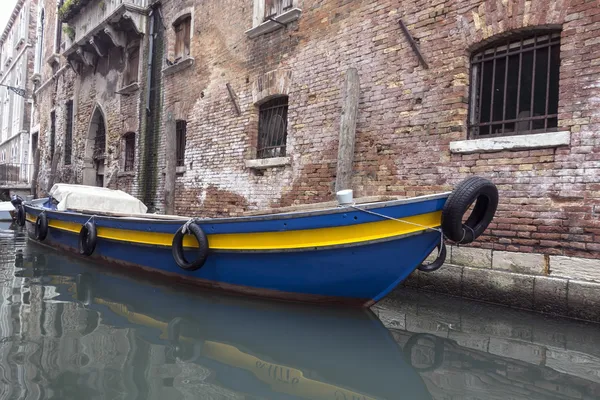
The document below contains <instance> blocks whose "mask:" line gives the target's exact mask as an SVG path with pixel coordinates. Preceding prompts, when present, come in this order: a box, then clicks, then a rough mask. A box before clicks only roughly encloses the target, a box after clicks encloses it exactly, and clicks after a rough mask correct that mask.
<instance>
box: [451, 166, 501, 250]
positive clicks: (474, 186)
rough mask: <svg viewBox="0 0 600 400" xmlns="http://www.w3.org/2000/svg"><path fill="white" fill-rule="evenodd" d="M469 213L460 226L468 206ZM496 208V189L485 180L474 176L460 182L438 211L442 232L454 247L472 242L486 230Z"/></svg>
mask: <svg viewBox="0 0 600 400" xmlns="http://www.w3.org/2000/svg"><path fill="white" fill-rule="evenodd" d="M473 203H474V204H475V206H474V207H473V211H471V214H470V215H469V217H468V218H467V220H466V221H465V223H464V224H463V222H462V220H463V216H464V215H465V214H466V212H467V210H468V209H469V208H470V207H471V205H472V204H473ZM497 208H498V189H497V188H496V186H495V185H494V184H493V183H492V182H491V181H489V180H487V179H485V178H482V177H478V176H474V177H470V178H467V179H465V180H463V181H462V182H460V183H459V184H458V185H457V186H456V187H455V188H454V190H453V191H452V193H451V194H450V197H449V198H448V200H447V201H446V204H445V205H444V208H443V209H442V232H444V235H445V236H446V237H447V238H448V239H450V240H452V241H453V242H456V243H458V244H467V243H471V242H473V241H474V240H475V239H477V238H478V237H479V236H481V234H482V233H483V232H484V231H485V230H486V228H487V227H488V225H489V224H490V222H492V219H493V218H494V215H495V214H496V209H497Z"/></svg>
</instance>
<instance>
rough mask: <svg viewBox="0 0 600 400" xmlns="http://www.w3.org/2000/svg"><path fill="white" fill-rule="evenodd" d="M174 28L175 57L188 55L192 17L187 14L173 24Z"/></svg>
mask: <svg viewBox="0 0 600 400" xmlns="http://www.w3.org/2000/svg"><path fill="white" fill-rule="evenodd" d="M173 26H174V28H175V58H176V59H179V58H184V57H187V56H189V55H190V37H191V27H192V17H191V16H190V15H187V16H185V17H183V18H181V19H179V20H178V21H177V22H175V24H174V25H173Z"/></svg>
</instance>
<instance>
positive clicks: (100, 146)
mask: <svg viewBox="0 0 600 400" xmlns="http://www.w3.org/2000/svg"><path fill="white" fill-rule="evenodd" d="M105 149H106V128H105V126H104V118H102V117H99V118H98V128H97V129H96V137H95V138H94V155H93V158H94V160H101V159H102V160H103V159H104V152H105Z"/></svg>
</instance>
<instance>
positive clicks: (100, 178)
mask: <svg viewBox="0 0 600 400" xmlns="http://www.w3.org/2000/svg"><path fill="white" fill-rule="evenodd" d="M105 158H106V123H105V121H104V114H103V113H102V109H101V108H100V106H96V109H95V110H94V114H93V115H92V121H91V122H90V129H89V131H88V137H87V141H86V143H85V157H84V167H83V184H84V185H90V186H100V187H103V186H104V160H105Z"/></svg>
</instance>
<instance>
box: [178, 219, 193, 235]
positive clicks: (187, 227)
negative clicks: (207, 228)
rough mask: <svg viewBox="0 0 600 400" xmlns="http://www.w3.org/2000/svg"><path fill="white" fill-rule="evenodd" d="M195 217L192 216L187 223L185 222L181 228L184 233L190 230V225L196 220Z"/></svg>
mask: <svg viewBox="0 0 600 400" xmlns="http://www.w3.org/2000/svg"><path fill="white" fill-rule="evenodd" d="M195 221H196V220H195V218H190V219H189V220H188V221H187V222H186V223H185V224H183V228H182V229H181V233H183V234H184V235H185V234H186V233H187V232H188V231H189V229H190V225H191V224H193V223H194V222H195Z"/></svg>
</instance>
